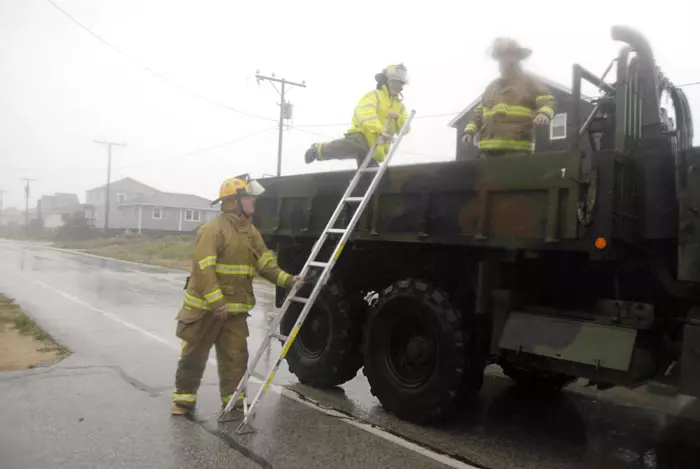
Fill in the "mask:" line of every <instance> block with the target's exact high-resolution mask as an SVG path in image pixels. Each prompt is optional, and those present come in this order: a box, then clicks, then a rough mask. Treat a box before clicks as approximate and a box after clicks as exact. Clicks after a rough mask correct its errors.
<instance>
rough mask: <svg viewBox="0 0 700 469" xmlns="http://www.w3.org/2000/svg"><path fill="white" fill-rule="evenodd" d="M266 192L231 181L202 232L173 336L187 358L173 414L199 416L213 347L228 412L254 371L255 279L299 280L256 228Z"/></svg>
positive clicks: (286, 283) (245, 181)
mask: <svg viewBox="0 0 700 469" xmlns="http://www.w3.org/2000/svg"><path fill="white" fill-rule="evenodd" d="M264 190H265V189H264V188H263V187H262V186H261V185H260V184H259V183H258V182H257V181H255V180H250V179H249V177H248V175H243V176H237V177H234V178H231V179H227V180H226V181H224V182H223V184H222V185H221V189H220V190H219V198H218V199H217V200H215V201H214V202H213V203H212V205H214V204H216V203H217V202H221V211H222V213H221V214H220V215H219V216H217V217H216V218H214V219H213V220H211V221H208V222H207V223H205V224H203V225H202V226H201V227H200V229H199V231H198V233H197V239H196V242H195V254H194V261H193V263H192V269H191V273H190V276H189V277H188V279H187V284H186V285H185V298H184V302H183V305H182V308H181V309H180V312H179V313H178V315H177V328H176V332H175V333H176V335H177V337H179V338H180V339H182V351H181V353H180V358H179V361H178V365H177V372H176V375H175V387H176V390H175V393H174V394H173V404H174V405H173V408H172V413H173V414H175V415H182V414H186V413H188V412H189V411H191V410H193V409H194V407H195V403H196V395H197V389H198V388H199V385H200V382H201V379H202V374H203V373H204V368H205V365H206V363H207V359H208V358H209V351H210V350H211V347H212V345H213V346H215V347H216V358H217V363H218V372H219V391H220V395H221V405H222V407H223V406H225V405H226V404H227V403H228V401H229V400H230V399H231V396H232V394H233V393H234V391H235V390H236V386H237V385H238V382H239V381H240V379H241V378H242V377H243V374H244V373H245V370H246V367H247V365H248V348H247V337H248V323H247V319H248V316H249V314H248V311H250V309H251V308H253V306H254V305H255V296H254V294H253V277H254V275H255V273H256V272H257V273H259V274H260V275H261V276H262V277H264V278H265V279H267V280H269V281H271V282H274V283H275V284H277V285H278V286H280V287H284V288H288V289H289V288H291V287H292V286H293V285H294V284H295V283H296V282H298V281H300V278H299V277H296V276H293V275H290V274H288V273H287V272H285V271H283V270H282V269H280V268H279V266H278V265H277V260H276V259H275V255H274V254H273V253H272V252H271V251H269V250H268V249H267V247H266V246H265V242H264V241H263V239H262V237H261V235H260V232H259V231H258V230H257V228H255V226H253V224H252V222H251V217H252V215H253V212H254V210H255V198H256V197H257V196H259V195H261V194H262V193H263V191H264ZM242 399H243V396H241V398H240V400H239V402H237V403H236V407H238V406H239V404H240V403H242Z"/></svg>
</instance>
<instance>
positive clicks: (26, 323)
mask: <svg viewBox="0 0 700 469" xmlns="http://www.w3.org/2000/svg"><path fill="white" fill-rule="evenodd" d="M69 353H70V351H69V350H68V349H67V348H65V347H64V346H62V345H60V344H58V343H57V342H56V341H55V340H53V338H52V337H51V335H50V334H48V333H47V332H44V331H43V330H41V329H40V328H39V326H37V324H36V323H35V322H34V320H33V319H32V318H30V317H29V316H27V315H26V314H25V313H24V312H23V311H22V309H21V308H20V307H19V305H18V304H17V303H15V302H14V301H13V300H11V299H10V298H8V297H6V296H3V295H0V371H9V370H24V369H27V368H34V367H35V366H38V365H42V364H45V363H49V362H52V361H55V360H58V359H60V358H63V357H64V356H66V355H68V354H69Z"/></svg>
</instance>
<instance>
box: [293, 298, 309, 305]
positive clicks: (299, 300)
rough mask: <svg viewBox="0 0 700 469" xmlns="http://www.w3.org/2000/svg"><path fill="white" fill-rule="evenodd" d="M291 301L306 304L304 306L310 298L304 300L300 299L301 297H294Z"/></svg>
mask: <svg viewBox="0 0 700 469" xmlns="http://www.w3.org/2000/svg"><path fill="white" fill-rule="evenodd" d="M291 300H292V301H296V302H297V303H304V304H306V303H308V302H309V299H308V298H302V297H300V296H293V297H292V298H291Z"/></svg>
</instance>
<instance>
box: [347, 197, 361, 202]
mask: <svg viewBox="0 0 700 469" xmlns="http://www.w3.org/2000/svg"><path fill="white" fill-rule="evenodd" d="M363 200H365V198H364V197H348V198H346V199H345V201H346V202H362V201H363Z"/></svg>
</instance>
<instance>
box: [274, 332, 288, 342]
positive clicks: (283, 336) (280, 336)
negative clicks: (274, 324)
mask: <svg viewBox="0 0 700 469" xmlns="http://www.w3.org/2000/svg"><path fill="white" fill-rule="evenodd" d="M270 335H271V336H272V337H274V338H275V339H279V340H281V341H282V342H286V341H287V339H288V338H289V336H286V335H284V334H280V333H279V332H277V331H271V332H270Z"/></svg>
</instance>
